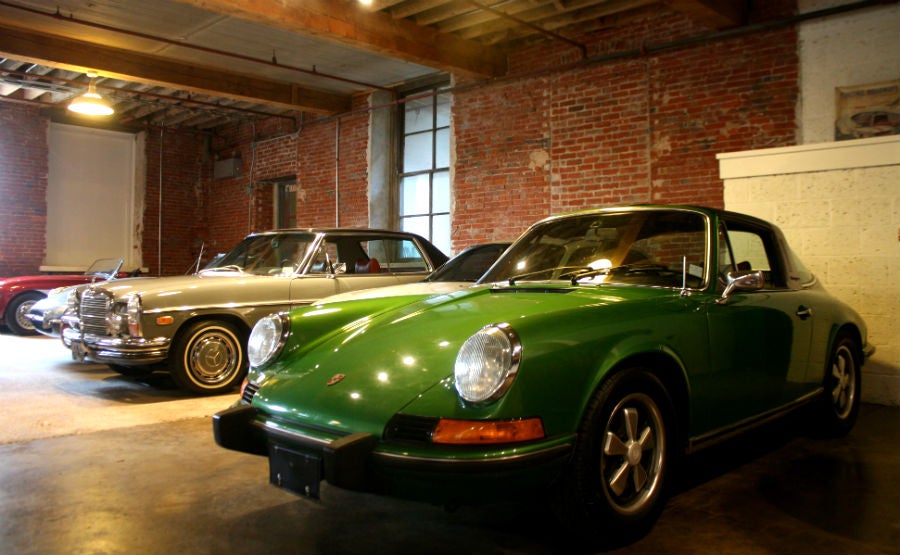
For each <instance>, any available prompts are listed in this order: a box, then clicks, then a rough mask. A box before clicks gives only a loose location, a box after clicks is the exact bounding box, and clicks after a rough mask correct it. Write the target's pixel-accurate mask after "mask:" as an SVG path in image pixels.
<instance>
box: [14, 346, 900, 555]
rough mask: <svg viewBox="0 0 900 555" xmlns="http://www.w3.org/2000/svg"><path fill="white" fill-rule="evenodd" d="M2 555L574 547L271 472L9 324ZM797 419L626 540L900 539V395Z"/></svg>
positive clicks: (667, 549)
mask: <svg viewBox="0 0 900 555" xmlns="http://www.w3.org/2000/svg"><path fill="white" fill-rule="evenodd" d="M0 353H2V357H0V359H2V360H0V403H2V406H3V410H2V412H0V553H2V554H32V553H35V554H37V553H58V554H65V553H109V554H118V553H140V554H156V553H197V554H205V553H223V554H232V553H233V554H240V553H252V554H260V553H304V554H305V553H360V554H362V553H365V554H372V553H391V554H401V553H416V554H420V553H429V554H433V555H437V554H441V553H455V554H458V553H467V554H469V553H471V554H513V553H515V554H540V553H560V552H562V551H564V550H563V549H562V548H560V545H561V543H560V539H561V538H560V534H561V532H560V530H559V528H558V527H557V526H556V525H555V524H554V523H553V520H552V517H551V516H550V513H549V511H548V510H547V508H546V507H545V506H543V504H541V503H539V502H534V503H532V504H515V505H512V504H510V505H492V506H485V507H476V508H462V509H459V510H457V511H455V512H447V511H445V510H443V509H442V508H440V507H434V506H430V505H423V504H419V503H412V502H406V501H399V500H393V499H384V498H379V497H375V496H371V495H366V494H358V493H352V492H347V491H342V490H338V489H336V488H331V487H329V486H327V485H325V486H323V491H322V498H323V500H322V501H321V502H318V503H315V502H311V501H308V500H304V499H299V498H297V497H294V496H293V495H290V494H288V493H285V492H283V491H281V490H278V489H276V488H274V487H272V486H270V485H268V482H267V476H268V468H267V462H266V460H265V459H264V458H261V457H254V456H250V455H244V454H241V453H236V452H232V451H227V450H224V449H221V448H219V447H218V446H216V445H215V443H214V442H213V439H212V434H211V425H210V418H209V416H210V415H211V414H212V413H213V412H215V411H217V410H219V409H221V408H225V407H227V406H229V405H230V404H231V403H232V402H233V401H234V400H235V398H236V396H235V395H225V396H220V397H214V398H192V397H190V396H189V395H186V394H184V393H182V392H180V391H178V390H177V389H175V388H174V387H172V385H171V384H170V383H169V381H168V380H167V379H166V378H165V377H161V378H154V379H153V380H149V381H145V382H141V381H135V380H129V379H125V378H122V377H119V376H118V375H117V374H114V373H111V372H109V371H107V370H106V369H105V367H103V366H100V365H93V364H78V363H73V362H71V361H70V359H69V357H68V352H67V351H66V350H64V348H63V347H62V346H61V345H60V344H59V343H57V342H56V341H55V340H52V339H48V338H44V337H33V338H20V337H14V336H11V335H8V334H0ZM803 430H804V420H803V419H802V418H791V419H789V420H786V421H782V422H780V423H778V424H777V425H774V426H770V427H767V428H765V429H762V430H759V431H758V432H755V433H753V434H752V435H751V436H745V437H742V438H740V439H738V440H736V441H732V442H730V443H728V444H724V445H721V446H718V447H716V448H715V449H713V450H710V451H707V452H704V453H702V454H700V455H696V456H694V457H691V458H690V459H689V460H688V465H687V467H688V471H687V475H686V476H685V477H684V479H683V480H682V482H683V484H682V485H681V487H680V488H679V491H678V492H677V493H676V494H675V496H674V497H673V498H672V499H671V500H670V501H669V504H668V505H667V507H666V509H665V511H664V512H663V514H662V517H661V518H660V520H659V522H658V523H657V524H656V526H655V527H654V528H653V530H652V531H651V532H650V533H649V534H648V535H647V536H646V537H644V538H642V539H640V540H638V541H637V542H635V543H632V544H630V545H625V546H622V547H620V548H618V549H617V550H615V551H612V553H623V554H624V553H729V554H733V553H744V554H753V553H760V554H765V553H833V554H840V553H854V554H856V553H894V554H896V553H898V552H900V408H898V407H882V406H876V405H864V406H863V409H862V411H861V414H860V420H859V423H858V425H857V427H856V428H855V430H854V431H853V432H852V433H851V434H850V436H848V437H847V438H844V439H840V440H822V439H816V438H814V437H811V436H809V435H807V434H805V433H804V431H803Z"/></svg>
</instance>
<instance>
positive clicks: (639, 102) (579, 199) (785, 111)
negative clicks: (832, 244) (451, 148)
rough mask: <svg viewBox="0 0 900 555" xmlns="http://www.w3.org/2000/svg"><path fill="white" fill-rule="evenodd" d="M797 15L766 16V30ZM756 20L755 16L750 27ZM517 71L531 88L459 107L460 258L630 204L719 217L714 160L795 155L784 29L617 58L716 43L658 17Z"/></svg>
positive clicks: (475, 96)
mask: <svg viewBox="0 0 900 555" xmlns="http://www.w3.org/2000/svg"><path fill="white" fill-rule="evenodd" d="M792 4H793V3H792V2H789V1H780V2H771V3H766V9H767V11H768V12H770V13H768V14H766V15H767V16H773V15H786V14H789V13H790V7H791V6H792ZM754 17H757V18H758V17H760V14H754ZM640 28H643V31H642V32H639V33H638V35H637V36H639V37H645V38H646V40H647V42H646V43H644V42H643V41H642V40H640V39H634V38H629V37H628V36H626V35H624V34H623V33H622V32H621V31H618V30H615V29H612V30H608V31H603V32H598V33H595V34H592V35H591V36H588V37H581V38H579V40H580V41H582V42H584V43H585V44H586V45H587V46H588V57H589V58H591V59H593V60H594V61H595V63H591V64H590V65H584V66H582V67H580V68H578V69H574V70H572V69H568V70H565V71H558V70H555V69H554V68H561V67H563V66H565V65H566V64H569V63H572V62H573V61H575V60H577V50H576V49H574V48H572V47H571V46H570V45H566V44H559V45H553V46H551V47H548V46H547V45H546V44H542V45H541V46H540V47H537V48H535V49H533V50H529V51H524V52H521V53H519V54H518V55H516V56H515V57H513V58H512V59H511V68H512V71H511V73H512V74H517V73H518V74H520V75H524V76H523V77H521V78H518V79H512V80H506V81H505V82H502V83H499V84H492V85H489V86H483V87H475V88H473V89H471V90H468V91H465V92H461V93H458V94H456V95H455V98H454V103H453V133H454V140H455V145H456V164H455V177H454V184H455V189H454V212H453V248H454V251H459V250H460V249H462V248H463V247H465V246H468V245H470V244H474V243H477V242H481V241H486V240H491V239H506V238H513V237H515V236H516V235H518V233H520V232H521V231H523V230H524V229H525V227H526V226H527V225H528V224H530V223H532V222H534V221H536V220H537V219H539V218H542V217H544V216H548V215H550V214H554V213H559V212H563V211H567V210H574V209H580V208H587V207H593V206H600V205H607V204H621V203H631V202H659V203H696V204H705V205H710V206H718V207H720V206H722V204H723V200H722V185H721V180H720V179H719V178H718V164H717V162H716V159H715V155H716V153H717V152H726V151H734V150H746V149H753V148H761V147H768V146H784V145H791V144H794V143H795V141H796V126H795V109H796V102H797V89H798V83H797V75H798V60H797V52H796V51H797V47H796V31H795V30H794V29H793V28H782V29H776V30H770V31H766V32H759V33H756V34H753V35H748V36H745V37H737V38H731V39H727V40H718V41H715V42H708V43H700V44H697V45H691V46H684V47H681V48H677V49H673V50H665V51H660V52H658V53H656V54H646V53H645V54H643V55H636V56H630V57H624V58H621V59H620V58H615V56H614V55H615V54H616V53H619V52H627V51H634V50H636V49H637V50H639V49H640V47H641V46H642V45H643V46H646V45H647V44H651V45H655V44H662V43H666V42H669V41H677V40H679V39H683V38H686V37H691V36H698V35H702V34H705V33H708V32H709V31H710V30H709V29H702V28H698V27H696V26H695V24H693V23H692V22H691V21H690V20H688V19H687V18H685V17H682V16H679V15H659V14H655V13H649V12H648V14H647V15H646V17H645V19H644V20H642V21H641V20H635V21H631V22H630V23H629V29H628V32H629V33H633V32H634V31H635V29H640Z"/></svg>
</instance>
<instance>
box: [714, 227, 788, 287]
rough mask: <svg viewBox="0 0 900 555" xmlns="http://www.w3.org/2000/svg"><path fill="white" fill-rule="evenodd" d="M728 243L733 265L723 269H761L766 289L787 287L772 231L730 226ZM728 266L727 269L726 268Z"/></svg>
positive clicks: (745, 270)
mask: <svg viewBox="0 0 900 555" xmlns="http://www.w3.org/2000/svg"><path fill="white" fill-rule="evenodd" d="M726 233H727V235H728V245H729V246H730V249H731V256H732V267H731V268H727V267H726V266H722V268H723V271H737V272H750V271H757V270H761V271H762V272H763V276H764V277H765V286H764V287H765V288H766V289H778V288H783V287H787V283H786V280H785V278H784V276H783V272H782V269H781V265H779V262H778V254H777V246H776V244H775V240H774V238H773V236H772V235H771V234H770V233H767V232H765V231H763V230H757V229H754V228H751V227H749V226H738V229H735V226H730V225H729V226H728V231H727V232H726ZM726 268H727V269H726Z"/></svg>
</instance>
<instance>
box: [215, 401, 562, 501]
mask: <svg viewBox="0 0 900 555" xmlns="http://www.w3.org/2000/svg"><path fill="white" fill-rule="evenodd" d="M213 435H214V437H215V440H216V443H218V444H219V445H220V446H221V447H224V448H226V449H232V450H235V451H241V452H244V453H250V454H254V455H262V456H266V457H268V459H269V481H270V482H271V483H272V484H274V485H276V486H278V487H281V488H283V489H286V490H288V491H291V492H293V493H296V494H298V495H301V496H305V497H312V498H318V497H319V486H320V482H321V481H325V482H327V483H329V484H331V485H333V486H337V487H340V488H343V489H349V490H355V491H367V492H375V493H382V494H388V495H393V496H397V497H405V498H410V499H418V500H424V501H429V502H434V503H472V502H483V501H488V500H491V499H503V498H505V497H506V496H509V495H515V494H522V493H525V492H529V493H534V492H536V491H537V490H539V489H542V488H544V487H547V486H549V485H550V484H551V483H552V482H553V481H554V480H555V479H556V477H557V476H559V474H560V473H561V471H562V470H563V468H564V466H565V464H566V463H567V461H568V460H569V456H570V454H571V452H572V448H573V443H574V438H573V437H563V438H551V439H549V440H545V441H543V442H541V443H540V444H539V445H534V444H532V445H530V446H527V447H514V448H511V447H509V446H506V448H505V449H502V448H498V447H496V446H494V447H490V448H485V450H483V451H479V452H478V453H477V454H475V453H474V452H473V451H472V450H471V449H468V450H467V456H465V457H459V456H453V455H452V451H453V450H452V449H448V450H443V451H442V450H440V449H439V448H438V447H437V446H435V453H433V454H423V451H422V448H421V446H416V447H411V446H409V445H400V444H389V443H386V442H382V441H381V439H380V438H378V437H376V436H374V435H372V434H368V433H356V434H349V435H343V436H336V435H330V434H328V433H324V432H321V431H318V430H304V431H298V430H297V429H296V428H290V429H289V428H287V427H286V426H284V425H280V424H279V423H278V422H277V421H275V420H266V419H263V418H260V417H259V414H258V412H257V410H256V409H255V408H253V407H252V406H250V405H246V404H240V405H236V406H234V407H231V408H228V409H225V410H223V411H221V412H218V413H216V414H215V415H213ZM461 452H463V450H457V453H461Z"/></svg>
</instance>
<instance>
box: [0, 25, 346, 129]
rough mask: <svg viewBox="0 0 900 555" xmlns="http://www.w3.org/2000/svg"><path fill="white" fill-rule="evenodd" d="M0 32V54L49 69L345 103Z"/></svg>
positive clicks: (258, 96)
mask: <svg viewBox="0 0 900 555" xmlns="http://www.w3.org/2000/svg"><path fill="white" fill-rule="evenodd" d="M0 35H2V36H3V42H2V43H0V50H2V52H0V55H2V56H8V57H10V58H16V59H23V60H26V61H30V62H34V63H39V64H42V65H47V66H51V67H59V68H64V69H69V70H74V71H81V72H86V71H88V70H95V71H98V72H100V73H101V74H102V75H103V76H104V77H114V78H117V79H123V80H126V81H142V82H146V83H151V84H154V85H159V86H163V87H172V88H177V89H183V90H187V91H190V92H197V93H203V94H210V95H215V96H224V97H228V98H235V99H239V100H246V101H248V102H256V103H260V104H270V105H273V106H279V107H281V108H287V109H292V110H299V111H307V112H313V113H319V114H335V113H340V112H345V111H347V110H349V109H350V106H351V99H350V97H349V96H346V95H338V94H333V93H328V92H325V91H319V90H315V89H309V88H304V87H301V86H299V85H296V84H294V83H286V82H282V81H274V80H271V79H263V78H259V77H253V76H249V75H244V74H238V73H233V72H228V71H224V70H221V69H215V68H210V67H202V66H196V65H189V64H184V63H180V62H175V61H173V60H170V59H166V58H161V57H157V56H151V55H147V54H142V53H138V52H132V51H128V50H123V49H119V48H112V47H108V46H103V45H99V44H94V43H89V42H84V41H78V40H74V39H68V38H64V37H60V36H58V35H50V34H46V33H37V32H33V31H30V30H27V29H22V28H19V27H14V26H11V25H8V24H5V23H3V22H0Z"/></svg>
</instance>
